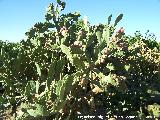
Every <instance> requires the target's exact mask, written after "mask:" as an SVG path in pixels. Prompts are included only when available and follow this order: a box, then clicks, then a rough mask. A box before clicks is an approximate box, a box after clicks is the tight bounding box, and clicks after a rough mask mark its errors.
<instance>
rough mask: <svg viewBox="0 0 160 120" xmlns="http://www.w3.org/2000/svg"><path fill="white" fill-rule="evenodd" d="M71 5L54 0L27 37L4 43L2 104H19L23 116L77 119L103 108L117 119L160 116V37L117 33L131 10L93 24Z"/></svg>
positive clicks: (0, 61)
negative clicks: (67, 7)
mask: <svg viewBox="0 0 160 120" xmlns="http://www.w3.org/2000/svg"><path fill="white" fill-rule="evenodd" d="M64 8H65V3H64V2H62V1H60V0H57V5H55V6H54V5H53V4H50V5H49V6H48V9H47V11H46V15H45V22H43V23H41V22H39V23H36V24H35V25H34V26H33V27H32V28H31V29H30V30H29V31H28V32H26V36H27V40H26V41H24V40H23V41H21V42H20V43H17V44H14V43H6V42H3V41H0V50H1V51H0V52H1V54H0V83H1V84H0V90H1V91H0V94H1V97H0V103H1V104H2V105H1V106H2V107H1V106H0V108H3V107H4V106H6V103H8V104H7V105H8V106H7V107H11V106H16V107H17V108H16V109H19V112H18V113H17V115H16V118H17V119H31V118H33V117H36V118H42V117H50V118H52V119H53V118H55V119H75V118H77V117H78V114H79V113H80V114H81V115H89V114H96V113H95V110H96V111H98V109H99V108H101V110H103V111H102V113H104V114H105V115H109V116H111V117H112V116H113V115H119V116H128V115H131V116H132V115H135V116H137V117H138V118H139V119H144V118H145V117H146V116H148V115H153V116H155V117H159V111H157V110H158V108H156V110H155V109H152V108H153V105H154V103H156V104H160V103H159V101H160V97H159V92H160V86H159V84H160V72H159V71H160V51H159V43H157V42H156V41H154V40H152V39H151V38H149V37H146V38H143V36H142V35H141V34H140V32H136V33H135V36H133V37H131V36H126V35H125V33H124V29H123V28H121V29H119V30H118V31H117V32H116V31H115V29H116V28H115V27H116V25H117V24H118V22H119V21H120V20H121V19H122V17H123V14H120V15H119V16H118V17H117V18H116V19H115V21H114V22H113V24H111V18H112V15H110V16H109V17H108V21H107V24H99V25H94V26H91V25H90V24H89V22H88V21H87V19H80V14H79V13H77V12H75V13H68V14H60V13H61V11H62V10H63V9H64ZM154 91H156V92H154ZM157 106H158V105H157Z"/></svg>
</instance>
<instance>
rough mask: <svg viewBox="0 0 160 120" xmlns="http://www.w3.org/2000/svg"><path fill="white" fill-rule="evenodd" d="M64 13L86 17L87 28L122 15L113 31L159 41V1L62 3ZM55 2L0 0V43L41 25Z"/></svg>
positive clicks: (81, 0) (83, 0)
mask: <svg viewBox="0 0 160 120" xmlns="http://www.w3.org/2000/svg"><path fill="white" fill-rule="evenodd" d="M64 1H65V2H66V9H65V11H64V12H65V13H68V12H74V11H78V12H80V13H81V15H82V17H83V16H85V15H86V16H88V19H89V21H90V22H91V24H98V23H105V22H106V21H107V17H108V16H109V15H110V14H112V15H113V17H112V19H113V20H115V18H116V16H117V15H118V14H120V13H123V14H124V16H123V19H122V20H121V22H120V23H119V24H118V26H117V28H119V27H121V26H123V27H124V28H125V30H126V34H129V35H133V34H134V33H135V31H137V30H140V31H141V33H142V34H143V35H145V32H146V31H147V30H150V33H154V34H155V35H156V36H157V38H158V39H159V41H160V15H159V12H160V0H64ZM55 2H56V0H0V40H9V41H11V42H18V41H20V40H21V39H23V38H24V37H25V32H26V31H28V29H29V28H31V27H32V26H33V25H34V24H35V23H36V22H43V21H44V15H45V10H46V7H47V6H48V4H49V3H55Z"/></svg>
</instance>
